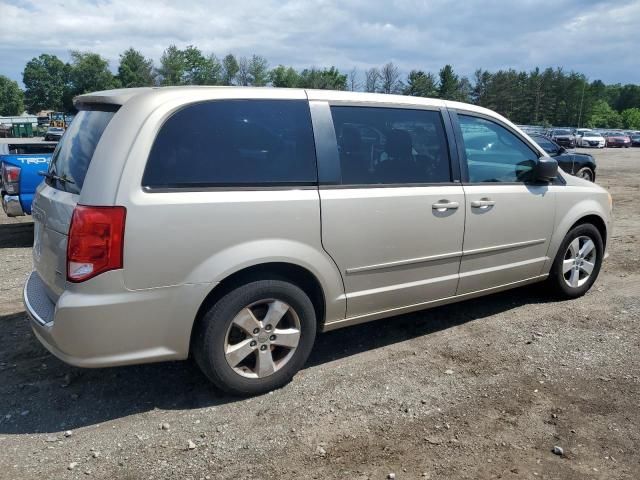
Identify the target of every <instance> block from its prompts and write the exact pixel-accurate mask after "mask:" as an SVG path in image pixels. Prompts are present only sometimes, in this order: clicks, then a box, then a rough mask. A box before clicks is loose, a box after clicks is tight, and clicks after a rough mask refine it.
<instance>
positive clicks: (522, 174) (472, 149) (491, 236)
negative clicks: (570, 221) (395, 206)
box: [454, 113, 555, 295]
mask: <svg viewBox="0 0 640 480" xmlns="http://www.w3.org/2000/svg"><path fill="white" fill-rule="evenodd" d="M455 117H456V116H455V115H454V118H455ZM457 119H458V124H459V127H460V129H459V130H458V131H459V133H460V134H461V136H462V141H463V142H462V143H463V145H464V154H463V156H464V157H466V158H464V159H463V162H462V163H463V167H466V170H467V172H463V178H464V179H465V182H464V191H465V194H466V204H465V209H466V224H465V233H464V246H463V256H462V262H461V265H460V283H459V286H458V291H457V294H458V295H464V294H467V293H471V292H477V291H482V290H488V289H491V288H495V287H499V286H502V285H508V284H512V283H516V282H520V281H523V280H528V279H533V278H535V277H537V276H539V275H540V274H541V272H542V268H543V266H544V264H545V262H546V261H547V250H548V248H549V241H550V238H551V234H552V233H553V226H554V216H555V194H554V193H553V192H552V191H551V189H549V187H548V185H545V184H539V183H535V182H534V181H533V180H534V179H533V178H532V177H533V174H534V167H535V164H536V162H537V159H538V154H537V153H536V152H535V150H533V149H532V147H531V146H529V145H527V143H525V141H524V139H521V138H520V137H519V136H517V135H516V133H515V132H513V131H511V130H509V129H507V128H506V126H503V125H500V124H498V123H497V122H494V121H492V120H489V119H487V118H483V117H480V116H474V115H472V114H468V115H467V114H461V113H459V114H457ZM463 170H464V168H463Z"/></svg>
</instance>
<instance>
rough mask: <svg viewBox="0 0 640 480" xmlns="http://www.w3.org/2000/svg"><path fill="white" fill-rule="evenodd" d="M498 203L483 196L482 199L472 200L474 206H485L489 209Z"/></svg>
mask: <svg viewBox="0 0 640 480" xmlns="http://www.w3.org/2000/svg"><path fill="white" fill-rule="evenodd" d="M495 204H496V202H495V201H494V200H489V199H488V198H483V199H481V200H473V201H472V202H471V207H472V208H484V209H487V208H489V207H493V206H494V205H495Z"/></svg>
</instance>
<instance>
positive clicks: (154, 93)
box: [24, 87, 611, 395]
mask: <svg viewBox="0 0 640 480" xmlns="http://www.w3.org/2000/svg"><path fill="white" fill-rule="evenodd" d="M75 105H76V107H77V109H78V110H79V113H78V115H77V116H76V118H75V120H74V122H73V123H72V124H71V126H70V127H69V129H68V130H67V132H66V133H65V135H64V137H63V138H62V140H61V142H60V144H59V146H58V148H57V149H56V151H55V153H54V155H53V159H52V161H51V164H50V168H49V170H48V171H47V172H46V175H45V177H46V178H45V180H44V182H43V183H42V184H41V185H40V186H39V188H38V191H37V194H36V197H35V200H34V203H33V218H34V222H35V239H34V245H33V261H34V271H33V273H31V275H30V277H29V279H28V280H27V283H26V285H25V289H24V301H25V305H26V310H27V312H28V315H29V317H30V319H31V324H32V326H33V330H34V332H35V334H36V336H37V337H38V338H39V339H40V341H41V342H42V343H43V344H44V345H45V346H46V347H47V348H48V349H49V350H50V351H51V352H52V353H53V354H54V355H56V356H57V357H59V358H61V359H62V360H63V361H65V362H68V363H70V364H73V365H78V366H82V367H103V366H113V365H125V364H135V363H143V362H155V361H163V360H177V359H186V358H187V357H189V356H192V357H193V358H194V359H195V360H196V362H197V363H198V365H199V366H200V367H201V368H202V370H203V371H204V373H205V374H206V375H207V377H208V378H210V379H211V380H212V381H213V382H214V383H215V384H216V385H217V386H219V387H220V388H222V389H224V390H226V391H228V392H231V393H234V394H240V395H250V394H256V393H260V392H265V391H268V390H270V389H273V388H277V387H280V386H282V385H284V384H286V383H287V382H288V381H289V380H290V379H291V378H292V377H293V375H294V374H295V373H296V372H297V371H298V370H299V369H300V368H301V367H302V366H303V365H304V363H305V361H306V359H307V357H308V355H309V353H310V351H311V349H312V346H313V343H314V339H315V336H316V333H317V332H322V331H327V330H333V329H336V328H340V327H345V326H349V325H354V324H357V323H361V322H367V321H370V320H375V319H380V318H385V317H391V316H394V315H397V314H401V313H405V312H410V311H415V310H420V309H425V308H429V307H435V306H438V305H443V304H447V303H451V302H457V301H460V300H465V299H468V298H472V297H477V296H481V295H486V294H490V293H493V292H497V291H500V290H505V289H508V288H513V287H518V286H522V285H526V284H530V283H533V282H539V281H546V282H547V283H548V285H549V291H550V292H551V293H552V294H555V295H561V296H564V297H578V296H580V295H583V294H584V293H585V292H586V291H587V290H588V289H589V288H590V287H591V285H592V284H593V282H594V281H595V279H596V277H597V275H598V272H599V270H600V266H601V263H602V260H603V258H604V255H605V247H606V245H607V241H608V239H609V237H610V231H611V217H610V216H611V197H610V196H609V194H608V193H607V192H606V191H605V190H603V189H602V188H600V187H599V186H597V185H594V184H592V183H590V182H587V181H584V180H582V179H579V178H576V177H572V176H570V175H567V174H565V173H563V172H561V171H558V168H557V163H556V162H555V160H553V159H551V158H549V157H548V156H547V155H546V154H545V152H544V151H543V150H541V149H540V148H539V147H538V146H537V145H536V143H535V142H533V141H532V140H531V139H530V138H529V137H528V136H527V135H526V134H524V133H523V132H522V131H521V130H519V129H518V128H517V127H516V126H514V125H513V124H512V123H511V122H509V121H508V120H507V119H505V118H503V117H501V116H500V115H498V114H496V113H494V112H492V111H489V110H486V109H484V108H480V107H477V106H473V105H467V104H463V103H455V102H448V101H443V100H437V99H428V98H416V97H403V96H395V95H378V94H365V93H353V92H336V91H314V90H300V89H274V88H242V87H240V88H235V87H171V88H140V89H123V90H113V91H105V92H97V93H92V94H87V95H82V96H79V97H77V98H76V100H75Z"/></svg>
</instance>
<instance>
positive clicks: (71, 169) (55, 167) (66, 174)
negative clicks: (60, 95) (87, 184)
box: [47, 110, 115, 193]
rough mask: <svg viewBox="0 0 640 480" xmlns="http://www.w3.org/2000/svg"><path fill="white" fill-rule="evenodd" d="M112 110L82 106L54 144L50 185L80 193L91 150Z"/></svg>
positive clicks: (96, 143) (98, 139)
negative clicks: (56, 145)
mask: <svg viewBox="0 0 640 480" xmlns="http://www.w3.org/2000/svg"><path fill="white" fill-rule="evenodd" d="M114 113H115V112H113V111H111V112H106V111H98V110H83V111H81V112H79V113H78V115H77V116H76V117H75V119H74V122H73V123H72V124H71V125H70V126H69V128H68V130H67V131H66V133H65V134H64V136H63V137H62V140H61V141H60V143H59V144H58V148H56V150H55V152H53V157H52V159H51V165H50V166H49V173H50V174H51V176H50V178H49V179H48V180H47V183H48V184H49V185H51V186H52V187H54V188H57V189H59V190H64V191H66V192H71V193H80V190H82V184H83V182H84V177H85V175H86V174H87V170H88V169H89V164H90V163H91V158H92V157H93V152H94V151H95V149H96V146H97V145H98V142H99V141H100V137H102V133H103V132H104V129H105V128H106V127H107V125H108V124H109V121H110V120H111V118H112V117H113V115H114Z"/></svg>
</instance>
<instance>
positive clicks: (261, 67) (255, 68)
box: [247, 55, 269, 87]
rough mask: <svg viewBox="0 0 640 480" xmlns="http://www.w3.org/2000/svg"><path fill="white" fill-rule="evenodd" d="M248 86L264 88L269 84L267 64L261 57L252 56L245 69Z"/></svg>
mask: <svg viewBox="0 0 640 480" xmlns="http://www.w3.org/2000/svg"><path fill="white" fill-rule="evenodd" d="M247 72H248V73H249V84H250V85H253V86H254V87H264V86H265V85H266V84H267V83H268V82H269V63H268V62H267V59H266V58H264V57H263V56H261V55H252V56H251V61H250V62H249V66H248V69H247Z"/></svg>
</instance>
